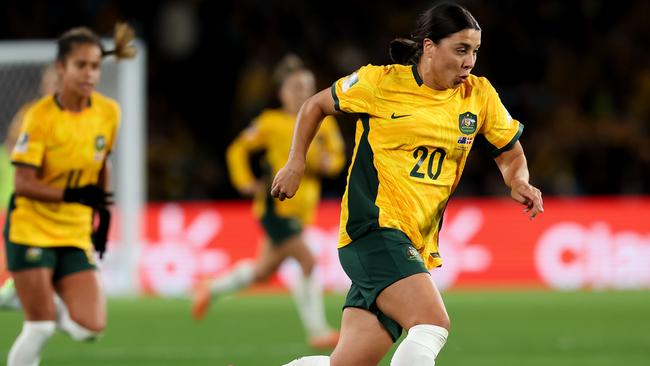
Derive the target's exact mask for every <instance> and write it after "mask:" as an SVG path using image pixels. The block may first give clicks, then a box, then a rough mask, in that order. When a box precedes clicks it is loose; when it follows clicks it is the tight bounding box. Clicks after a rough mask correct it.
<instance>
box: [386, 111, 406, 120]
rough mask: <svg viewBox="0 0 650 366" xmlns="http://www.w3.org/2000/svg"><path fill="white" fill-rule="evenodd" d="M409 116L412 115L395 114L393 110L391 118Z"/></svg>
mask: <svg viewBox="0 0 650 366" xmlns="http://www.w3.org/2000/svg"><path fill="white" fill-rule="evenodd" d="M408 116H410V114H395V112H393V114H391V115H390V118H391V119H398V118H403V117H408Z"/></svg>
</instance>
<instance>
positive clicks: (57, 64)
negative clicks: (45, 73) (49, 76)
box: [54, 59, 65, 78]
mask: <svg viewBox="0 0 650 366" xmlns="http://www.w3.org/2000/svg"><path fill="white" fill-rule="evenodd" d="M54 71H56V74H57V75H58V76H59V78H61V76H63V73H64V72H65V59H63V60H56V61H54Z"/></svg>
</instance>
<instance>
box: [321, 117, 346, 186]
mask: <svg viewBox="0 0 650 366" xmlns="http://www.w3.org/2000/svg"><path fill="white" fill-rule="evenodd" d="M323 127H327V128H325V131H322V130H323V128H321V132H325V134H324V136H323V137H324V146H325V151H326V153H325V154H324V155H325V157H326V160H325V161H324V162H323V164H322V171H323V174H324V175H326V176H329V177H334V176H336V175H337V174H339V173H340V172H341V169H343V166H344V165H345V146H344V143H343V137H341V132H340V131H339V128H338V125H337V123H336V120H335V119H333V118H332V119H331V120H330V121H327V122H326V124H323Z"/></svg>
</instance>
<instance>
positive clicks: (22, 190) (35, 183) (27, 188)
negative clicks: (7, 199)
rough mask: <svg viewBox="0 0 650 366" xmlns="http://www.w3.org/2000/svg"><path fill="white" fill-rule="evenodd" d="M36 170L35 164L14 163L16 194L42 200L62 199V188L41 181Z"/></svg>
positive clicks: (54, 200)
mask: <svg viewBox="0 0 650 366" xmlns="http://www.w3.org/2000/svg"><path fill="white" fill-rule="evenodd" d="M37 171H38V168H37V167H35V166H29V165H23V164H16V175H15V177H14V185H15V190H16V195H17V196H23V197H27V198H30V199H34V200H38V201H44V202H61V201H63V189H61V188H55V187H50V186H48V185H47V184H45V183H43V182H42V181H41V180H40V179H39V178H38V175H37V174H36V173H37Z"/></svg>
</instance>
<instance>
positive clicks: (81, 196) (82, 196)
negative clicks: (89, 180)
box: [63, 184, 113, 208]
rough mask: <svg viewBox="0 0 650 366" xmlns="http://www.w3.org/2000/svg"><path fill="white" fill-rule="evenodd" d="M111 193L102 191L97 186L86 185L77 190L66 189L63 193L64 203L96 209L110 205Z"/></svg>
mask: <svg viewBox="0 0 650 366" xmlns="http://www.w3.org/2000/svg"><path fill="white" fill-rule="evenodd" d="M112 198H113V193H110V192H106V191H104V189H103V188H101V187H100V186H98V185H94V184H88V185H85V186H82V187H79V188H66V189H65V190H64V191H63V201H64V202H74V203H80V204H82V205H85V206H88V207H92V208H97V207H105V206H107V205H110V204H112V203H113V202H112Z"/></svg>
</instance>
